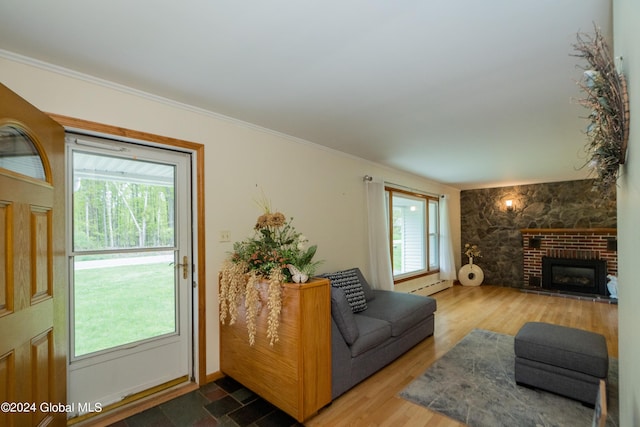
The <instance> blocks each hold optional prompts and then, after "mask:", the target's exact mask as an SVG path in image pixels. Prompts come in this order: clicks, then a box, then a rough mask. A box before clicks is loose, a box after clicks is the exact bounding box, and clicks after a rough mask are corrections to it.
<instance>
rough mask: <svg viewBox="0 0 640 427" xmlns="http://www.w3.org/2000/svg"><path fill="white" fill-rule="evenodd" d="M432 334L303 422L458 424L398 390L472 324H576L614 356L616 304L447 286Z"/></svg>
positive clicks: (503, 327) (496, 327)
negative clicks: (601, 341) (600, 340)
mask: <svg viewBox="0 0 640 427" xmlns="http://www.w3.org/2000/svg"><path fill="white" fill-rule="evenodd" d="M432 296H433V297H434V298H435V299H436V300H437V303H438V309H437V311H436V325H435V334H434V336H433V337H430V338H428V339H426V340H424V341H423V342H421V343H420V344H418V345H417V346H416V347H414V348H413V349H411V350H410V351H409V352H407V353H406V354H404V355H403V356H402V357H400V358H399V359H398V360H396V361H395V362H394V363H392V364H391V365H389V366H387V367H386V368H384V369H382V370H381V371H380V372H378V373H376V374H375V375H373V376H372V377H370V378H368V379H367V380H365V381H364V382H362V383H361V384H359V385H358V386H356V387H355V388H353V389H351V390H349V391H348V392H347V393H345V394H344V395H342V396H340V397H339V398H338V399H336V400H335V401H334V402H333V403H332V404H331V405H330V406H328V407H326V408H324V409H322V410H321V411H320V412H319V413H318V414H317V415H316V416H315V417H313V418H311V419H310V420H308V421H307V422H305V425H306V426H309V427H311V426H327V425H330V426H398V425H410V426H429V427H438V426H446V427H450V426H462V425H463V424H460V423H458V422H456V421H453V420H451V419H450V418H447V417H445V416H443V415H440V414H438V413H436V412H432V411H429V410H428V409H425V408H423V407H421V406H418V405H415V404H413V403H410V402H408V401H406V400H404V399H402V398H400V397H398V396H397V395H398V393H399V392H400V391H401V390H402V389H403V388H404V387H406V386H407V385H408V384H409V383H410V382H411V381H413V380H414V379H415V378H416V377H418V376H419V375H421V374H422V373H423V372H424V371H425V370H426V369H427V368H428V367H429V366H430V365H431V364H432V363H433V362H435V361H436V360H437V359H439V358H440V357H441V356H442V355H444V354H445V353H446V352H447V351H448V350H449V349H451V348H452V347H453V346H454V345H455V344H456V343H457V342H458V341H460V340H461V339H462V338H463V337H464V336H465V335H467V334H468V333H469V332H470V331H471V330H472V329H474V328H479V329H487V330H491V331H495V332H499V333H503V334H508V335H515V334H516V333H517V332H518V330H519V329H520V328H521V327H522V325H524V323H526V322H529V321H541V322H549V323H555V324H559V325H565V326H571V327H578V328H581V329H587V330H590V331H593V332H597V333H600V334H602V335H604V336H605V337H606V340H607V346H608V350H609V355H610V357H615V358H617V357H618V306H617V305H615V304H606V303H601V302H592V301H585V300H578V299H573V298H565V297H559V296H547V295H536V294H531V293H524V292H521V291H520V290H517V289H512V288H503V287H495V286H487V285H483V286H478V287H464V286H454V287H453V288H450V289H447V290H444V291H441V292H439V293H437V294H434V295H432Z"/></svg>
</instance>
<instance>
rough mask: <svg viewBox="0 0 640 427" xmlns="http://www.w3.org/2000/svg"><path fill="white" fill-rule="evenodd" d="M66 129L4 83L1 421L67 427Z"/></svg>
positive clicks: (0, 117)
mask: <svg viewBox="0 0 640 427" xmlns="http://www.w3.org/2000/svg"><path fill="white" fill-rule="evenodd" d="M64 206H65V196H64V129H63V128H62V126H60V125H59V124H58V123H56V122H55V121H54V120H52V119H51V118H50V117H49V116H47V115H46V114H44V113H42V112H41V111H39V110H38V109H37V108H35V107H34V106H32V105H30V104H29V103H28V102H26V101H25V100H23V99H22V98H20V97H19V96H18V95H17V94H15V93H14V92H12V91H11V90H9V89H8V88H7V87H6V86H4V85H2V84H0V404H2V405H3V406H2V408H0V425H2V426H37V425H60V426H62V425H66V418H67V405H66V377H67V376H66V352H67V334H66V310H65V304H66V288H67V286H66V283H67V282H66V277H67V273H66V264H65V216H64V215H65V214H64Z"/></svg>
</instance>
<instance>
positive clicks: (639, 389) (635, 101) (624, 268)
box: [613, 0, 640, 426]
mask: <svg viewBox="0 0 640 427" xmlns="http://www.w3.org/2000/svg"><path fill="white" fill-rule="evenodd" d="M613 7H614V10H613V12H614V13H613V24H614V25H613V28H614V52H615V53H614V55H615V56H622V57H623V72H624V73H625V74H626V76H627V82H628V89H629V104H630V111H631V124H630V140H629V151H628V158H627V162H626V164H625V166H624V167H623V168H622V169H621V172H622V176H621V178H620V187H619V190H618V254H619V258H618V276H619V280H618V283H619V285H620V289H619V297H620V301H619V308H618V310H619V312H618V314H619V331H618V340H619V349H620V389H619V392H620V425H621V426H640V334H639V333H638V325H640V310H638V307H639V306H640V281H639V280H638V266H637V262H638V261H637V254H636V251H637V249H638V243H639V242H640V221H639V219H640V25H639V22H638V18H639V17H640V2H638V0H614V3H613Z"/></svg>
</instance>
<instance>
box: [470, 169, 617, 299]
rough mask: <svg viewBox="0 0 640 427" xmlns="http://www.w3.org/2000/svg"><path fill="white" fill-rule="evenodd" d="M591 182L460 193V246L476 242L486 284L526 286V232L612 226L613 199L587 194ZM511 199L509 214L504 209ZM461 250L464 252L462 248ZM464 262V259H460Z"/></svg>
mask: <svg viewBox="0 0 640 427" xmlns="http://www.w3.org/2000/svg"><path fill="white" fill-rule="evenodd" d="M591 184H592V181H591V180H580V181H565V182H555V183H547V184H532V185H519V186H513V187H498V188H485V189H478V190H465V191H462V192H461V193H460V212H461V218H460V220H461V221H460V223H461V228H462V230H461V245H462V246H464V244H465V243H466V242H469V243H472V244H477V245H478V246H479V247H480V250H481V251H482V258H480V259H476V260H474V263H477V264H478V265H480V266H481V267H482V269H483V271H484V277H485V279H484V282H483V283H485V284H491V285H499V286H507V287H516V288H520V287H522V286H523V285H524V261H523V238H522V233H521V232H520V230H521V229H526V228H616V227H617V223H616V201H615V200H609V201H603V200H601V199H600V198H599V196H598V194H597V193H594V192H593V191H591ZM509 199H511V200H513V205H514V209H513V211H507V210H506V208H505V201H506V200H509ZM460 252H461V253H462V252H463V248H462V247H461V248H460ZM462 262H463V263H466V262H467V258H466V257H465V256H464V255H462Z"/></svg>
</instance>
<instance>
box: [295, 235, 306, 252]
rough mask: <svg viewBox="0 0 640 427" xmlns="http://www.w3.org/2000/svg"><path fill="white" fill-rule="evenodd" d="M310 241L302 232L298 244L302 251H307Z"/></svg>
mask: <svg viewBox="0 0 640 427" xmlns="http://www.w3.org/2000/svg"><path fill="white" fill-rule="evenodd" d="M308 242H309V240H308V239H307V238H306V237H305V236H304V235H302V234H301V235H299V236H298V245H297V246H296V247H297V248H298V250H300V251H306V250H307V243H308Z"/></svg>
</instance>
